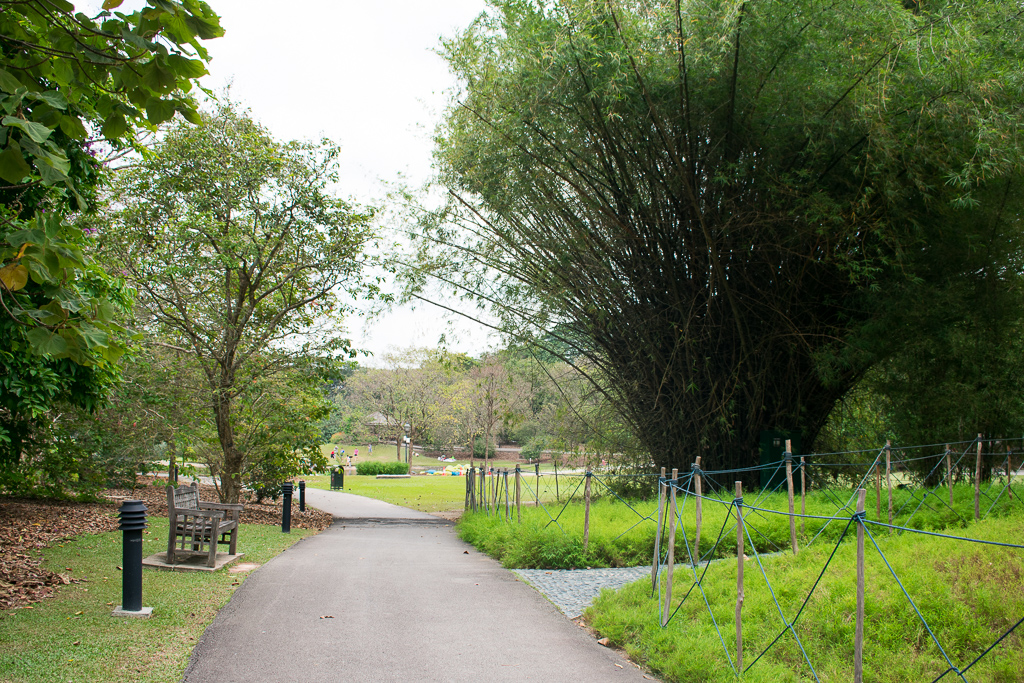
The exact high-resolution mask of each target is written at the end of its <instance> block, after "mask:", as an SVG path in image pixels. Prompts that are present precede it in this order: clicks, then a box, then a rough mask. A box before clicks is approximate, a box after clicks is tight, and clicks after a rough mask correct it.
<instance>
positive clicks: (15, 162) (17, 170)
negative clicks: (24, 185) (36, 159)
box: [0, 141, 32, 185]
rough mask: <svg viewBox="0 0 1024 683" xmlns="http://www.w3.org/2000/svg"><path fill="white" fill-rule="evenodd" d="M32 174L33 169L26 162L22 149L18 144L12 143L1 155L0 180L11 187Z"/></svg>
mask: <svg viewBox="0 0 1024 683" xmlns="http://www.w3.org/2000/svg"><path fill="white" fill-rule="evenodd" d="M31 173H32V167H31V166H29V165H28V162H26V161H25V157H24V155H23V154H22V153H21V148H20V147H19V146H18V143H16V142H13V141H12V142H11V144H9V145H8V146H7V149H5V150H4V151H3V152H2V153H0V178H3V179H4V180H6V181H7V182H8V183H10V184H11V185H16V184H18V183H20V182H21V181H22V179H23V178H24V177H25V176H27V175H29V174H31Z"/></svg>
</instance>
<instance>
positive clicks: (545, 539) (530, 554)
mask: <svg viewBox="0 0 1024 683" xmlns="http://www.w3.org/2000/svg"><path fill="white" fill-rule="evenodd" d="M595 488H596V487H595ZM570 490H571V489H570ZM463 491H464V489H463ZM463 495H464V493H463ZM849 495H850V491H849V490H816V491H812V492H810V493H808V495H807V514H808V515H820V516H833V515H839V514H842V515H846V516H849V515H850V514H851V513H850V512H849V511H845V512H842V513H839V512H837V507H838V505H841V504H842V503H845V502H846V500H847V499H848V498H849ZM915 495H917V496H918V497H920V496H921V494H920V493H919V492H914V491H911V490H909V489H898V490H894V491H893V508H894V510H900V509H901V508H902V512H901V513H900V514H899V515H897V516H896V517H895V518H894V523H896V524H897V525H902V524H905V523H906V522H907V521H908V520H909V523H910V526H911V527H913V528H916V529H926V530H957V529H963V528H964V527H965V526H966V524H967V521H966V520H970V519H971V518H972V516H973V510H974V489H973V487H971V486H970V485H959V486H955V487H954V498H953V505H952V507H951V508H950V507H947V506H946V505H945V504H944V503H942V504H940V503H939V502H938V500H937V499H936V497H935V496H929V497H928V499H927V501H926V504H925V505H922V506H921V509H920V510H918V511H917V513H916V514H913V516H912V513H913V511H914V509H915V507H917V501H915V499H914V496H915ZM942 495H943V500H945V496H946V495H947V494H946V492H945V491H943V492H942ZM882 499H883V500H882V505H881V520H882V521H886V520H887V519H888V514H887V504H888V501H887V499H886V491H885V490H884V489H883V490H882ZM564 500H565V499H564V497H563V505H557V504H551V503H550V502H547V503H545V504H544V507H541V508H532V507H524V508H523V509H522V519H523V521H522V524H519V523H516V522H511V523H510V522H508V521H506V520H505V518H504V507H503V506H502V507H501V509H500V513H499V514H498V515H494V514H493V513H492V514H490V515H486V514H484V513H482V512H477V513H467V514H465V515H463V516H462V519H461V521H460V523H459V535H460V536H461V537H462V539H463V540H465V541H467V542H469V543H472V544H473V545H474V546H476V547H477V548H478V549H479V550H481V551H483V552H486V553H487V554H488V555H490V556H491V557H494V558H495V559H497V560H500V561H501V562H502V563H503V564H504V565H505V566H506V567H509V568H521V567H533V568H538V569H572V568H575V567H629V566H639V565H643V564H650V563H651V559H652V557H653V555H654V537H655V532H656V528H657V518H658V510H657V501H630V502H629V505H628V506H627V505H626V504H625V503H624V502H623V501H621V500H619V499H617V498H613V497H610V496H608V495H604V496H602V497H599V498H597V499H596V500H594V502H593V503H592V505H591V511H590V542H589V544H588V548H587V550H586V552H584V550H583V517H584V508H583V504H582V502H580V501H579V498H578V497H577V498H576V499H575V500H574V501H573V502H571V503H569V504H568V505H564ZM717 500H718V501H719V502H714V501H712V500H705V501H704V502H703V510H704V524H703V529H702V531H701V539H700V552H699V556H700V557H701V558H702V559H716V558H723V557H729V556H735V554H736V552H735V531H734V529H735V526H734V524H735V516H734V515H733V514H732V509H731V508H730V505H729V504H730V502H731V497H722V498H718V499H717ZM542 502H543V499H542ZM837 502H838V505H837ZM746 503H747V504H748V505H754V504H755V503H756V505H757V507H760V508H763V509H767V510H775V511H780V512H781V511H785V510H788V500H787V496H786V494H785V493H784V492H779V493H772V494H768V495H765V496H758V495H757V494H756V493H755V494H753V495H748V496H747V497H746ZM904 504H906V505H904ZM678 505H679V509H680V518H681V520H682V521H681V527H682V528H681V529H680V530H679V531H677V541H676V561H677V562H688V561H689V553H688V552H687V545H686V542H684V533H683V531H684V530H685V539H687V540H688V542H689V543H691V544H692V543H693V539H694V535H695V532H696V521H695V516H694V501H693V499H692V498H688V499H687V498H685V497H684V496H683V495H681V494H680V495H679V498H678ZM563 506H564V510H563ZM866 509H867V511H868V513H867V514H868V518H869V519H872V520H878V519H879V515H878V513H877V511H876V510H877V508H876V504H875V492H874V490H869V491H868V493H867V505H866ZM796 510H797V512H799V510H800V501H799V498H798V499H797V502H796ZM984 510H985V508H984V507H983V508H982V511H984ZM1022 513H1024V504H1022V502H1021V501H1020V500H1017V499H1016V498H1013V499H1011V498H1008V497H1007V496H1003V498H1002V499H1001V500H1000V502H999V504H998V505H997V506H996V507H995V509H993V511H992V516H994V517H998V516H1005V515H1008V514H1022ZM512 516H513V519H515V511H514V510H513V512H512ZM553 519H557V522H555V521H553ZM744 519H745V521H746V524H747V526H748V527H749V529H750V534H751V536H752V537H753V540H754V543H755V544H756V546H757V548H758V550H759V551H760V552H778V551H781V550H784V549H787V548H789V518H788V516H787V515H782V514H773V513H770V512H760V511H757V510H749V509H748V511H747V514H746V515H745V517H744ZM796 525H797V533H798V539H799V545H800V547H804V546H805V545H807V544H808V542H809V541H811V540H812V539H813V538H814V537H815V536H816V535H818V534H819V532H820V537H819V538H818V539H817V540H816V541H815V545H828V543H830V542H833V541H835V539H837V538H838V537H839V535H840V534H841V533H842V531H843V527H844V523H843V522H841V521H833V522H831V523H829V522H827V521H825V520H820V519H807V520H804V522H803V529H802V530H801V521H800V520H797V522H796ZM719 534H722V536H723V538H724V541H723V543H721V544H719V545H717V546H716V545H715V542H716V540H717V539H718V537H719ZM730 534H731V537H732V539H733V540H732V541H731V542H730V541H729V537H730ZM664 548H665V545H664V544H663V545H662V549H663V551H664ZM695 554H697V553H695Z"/></svg>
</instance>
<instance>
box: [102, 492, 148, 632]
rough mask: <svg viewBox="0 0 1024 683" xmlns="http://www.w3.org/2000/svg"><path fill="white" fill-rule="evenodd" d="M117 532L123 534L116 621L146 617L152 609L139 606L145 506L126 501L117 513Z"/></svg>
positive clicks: (139, 501) (141, 503)
mask: <svg viewBox="0 0 1024 683" xmlns="http://www.w3.org/2000/svg"><path fill="white" fill-rule="evenodd" d="M117 516H118V517H119V518H120V523H119V525H118V528H119V529H120V530H121V531H122V532H123V541H124V542H123V544H122V551H121V604H120V605H118V606H117V607H116V608H115V609H114V611H113V612H111V614H112V615H113V616H115V617H143V618H145V617H149V616H151V615H152V614H153V608H152V607H143V606H142V530H143V529H145V528H146V526H147V524H146V504H145V503H143V502H142V501H141V500H126V501H124V502H123V503H121V507H120V508H119V509H118V511H117Z"/></svg>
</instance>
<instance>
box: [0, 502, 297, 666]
mask: <svg viewBox="0 0 1024 683" xmlns="http://www.w3.org/2000/svg"><path fill="white" fill-rule="evenodd" d="M149 525H150V526H149V528H148V529H147V530H146V531H147V532H148V533H145V534H144V536H143V539H144V543H145V545H144V546H143V548H144V550H143V553H144V556H148V555H150V554H153V553H155V552H159V551H160V550H162V549H163V548H164V547H165V546H166V543H167V519H166V518H160V517H152V518H150V519H149ZM312 533H314V532H312V531H309V530H304V529H293V530H292V533H291V534H282V533H281V531H280V527H272V526H264V525H256V524H243V525H242V527H241V529H240V530H239V550H240V551H241V552H242V553H244V554H245V556H244V557H243V558H242V560H241V561H242V562H255V563H258V564H263V563H264V562H267V561H268V560H270V559H271V558H273V557H274V556H275V555H277V554H279V553H280V552H281V551H283V550H284V549H285V548H287V547H288V546H290V545H292V544H293V543H295V542H296V541H298V540H299V539H301V538H303V537H304V536H308V535H310V534H312ZM43 556H44V558H45V559H44V563H45V565H46V566H47V567H49V568H50V569H52V570H53V571H55V572H64V571H65V568H66V567H74V572H73V574H72V576H73V577H74V578H76V579H86V583H81V584H71V585H68V586H64V587H63V588H62V589H61V590H60V591H58V592H57V594H56V595H55V596H54V597H52V598H49V599H46V600H44V601H42V602H40V603H36V604H35V605H33V606H32V608H31V609H18V610H13V611H10V612H5V613H3V614H2V615H0V681H3V682H4V683H15V682H17V683H21V682H29V681H39V682H40V683H53V682H55V681H60V682H65V681H66V682H69V683H70V682H71V681H75V682H76V683H77V682H82V681H84V682H95V683H110V682H111V681H131V682H132V683H135V682H137V681H139V682H141V681H154V682H156V681H159V682H166V681H177V680H179V679H180V678H181V675H182V672H183V671H184V669H185V666H186V665H187V664H188V658H189V656H190V655H191V652H192V648H193V647H194V646H195V643H196V640H197V639H198V638H199V636H200V635H201V634H202V632H203V630H204V629H205V628H206V626H207V625H209V623H210V622H211V621H212V620H213V618H214V616H215V615H216V613H217V610H219V609H220V608H221V607H223V606H224V605H225V604H226V603H227V601H228V599H229V598H230V597H231V594H232V592H233V591H234V590H235V588H236V587H237V584H240V583H241V581H242V580H243V578H244V577H245V574H244V573H239V574H229V573H228V572H227V571H226V570H221V571H218V572H210V573H207V572H170V571H157V570H150V569H146V570H144V571H143V577H142V604H143V605H145V606H147V607H152V608H153V616H152V617H151V618H150V619H133V618H114V617H112V616H110V612H111V610H112V609H113V608H114V607H115V606H116V605H118V604H120V603H121V572H120V571H118V569H117V567H118V566H119V565H120V564H121V532H110V533H104V534H95V535H83V536H79V537H77V538H75V539H74V540H72V541H68V542H65V543H64V544H62V545H59V546H56V547H53V548H48V549H46V550H44V551H43Z"/></svg>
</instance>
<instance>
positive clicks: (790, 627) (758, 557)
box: [743, 529, 821, 683]
mask: <svg viewBox="0 0 1024 683" xmlns="http://www.w3.org/2000/svg"><path fill="white" fill-rule="evenodd" d="M744 531H746V530H745V529H744ZM745 535H746V536H747V539H748V540H749V541H750V547H751V548H752V549H753V551H754V559H755V560H757V566H758V568H759V569H760V570H761V576H763V577H764V584H765V585H766V586H768V592H769V593H771V596H772V601H773V602H774V603H775V607H776V608H777V609H778V610H779V618H780V619H782V623H783V624H784V625H785V627H786V628H785V629H783V633H785V632H786V630H787V629H788V630H789V632H790V633H792V634H793V638H795V639H796V644H797V646H798V647H799V648H800V653H801V654H802V655H803V656H804V661H805V662H807V666H809V667H810V668H811V675H812V676H814V680H816V681H818V683H821V679H820V678H818V672H816V671H815V670H814V665H813V664H811V658H810V657H808V656H807V651H806V650H805V649H804V644H803V643H802V642H800V636H799V635H797V632H796V630H795V629H794V628H793V625H792V624H791V623H789V622H788V621H786V614H785V613H784V612H783V611H782V605H780V604H779V599H778V598H777V597H775V589H773V588H772V583H771V581H769V580H768V574H767V572H765V570H764V565H763V564H762V563H761V554H760V553H758V552H757V546H756V545H754V539H753V538H752V537H751V536H750V533H749V532H746V534H745ZM773 644H774V642H773ZM758 659H760V657H758ZM755 662H757V660H756V659H755V660H754V661H753V662H751V663H750V665H749V666H747V668H746V669H744V670H743V672H744V673H746V672H747V671H750V667H751V666H754V663H755Z"/></svg>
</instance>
